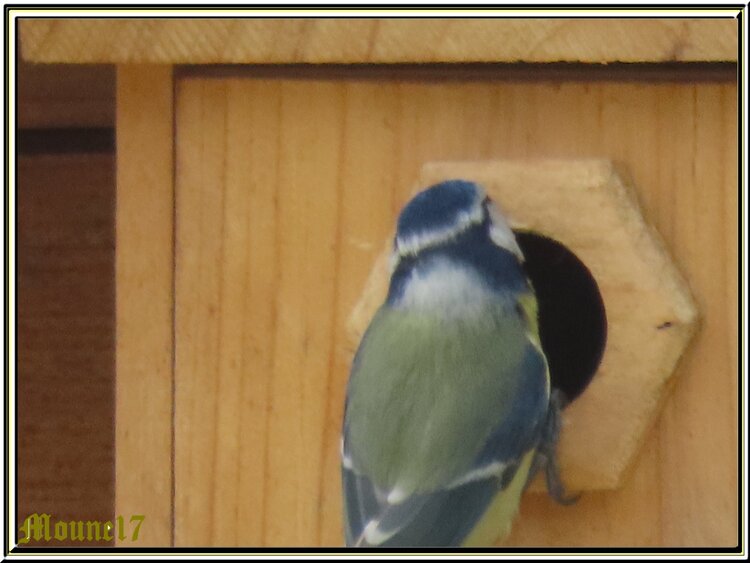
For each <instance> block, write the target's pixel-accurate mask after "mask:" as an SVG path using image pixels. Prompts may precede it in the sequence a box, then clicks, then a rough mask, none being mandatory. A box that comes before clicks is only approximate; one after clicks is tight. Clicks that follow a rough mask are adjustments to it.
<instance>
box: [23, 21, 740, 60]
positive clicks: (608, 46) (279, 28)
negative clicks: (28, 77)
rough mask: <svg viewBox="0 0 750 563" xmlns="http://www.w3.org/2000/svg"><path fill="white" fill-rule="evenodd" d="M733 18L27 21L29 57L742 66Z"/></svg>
mask: <svg viewBox="0 0 750 563" xmlns="http://www.w3.org/2000/svg"><path fill="white" fill-rule="evenodd" d="M724 14H725V18H724V19H657V18H653V19H584V18H568V19H523V18H520V19H481V18H479V19H446V18H437V19H429V20H420V19H387V18H373V19H366V18H365V19H323V18H311V19H304V18H302V19H252V18H250V19H228V18H218V19H191V18H185V19H159V20H157V19H137V18H135V19H114V18H113V19H74V18H72V19H31V18H30V19H22V20H21V21H20V25H21V39H22V43H21V45H22V49H23V56H24V59H25V60H28V61H35V62H77V63H82V62H87V63H91V62H98V63H101V62H114V63H175V64H176V63H180V64H185V63H193V64H216V63H292V62H303V63H403V62H420V63H425V62H469V61H496V62H519V61H524V62H556V61H566V62H585V63H606V62H644V61H647V62H674V61H735V60H736V58H737V26H738V23H737V20H736V19H734V18H735V15H736V10H735V11H734V12H731V11H726V12H724Z"/></svg>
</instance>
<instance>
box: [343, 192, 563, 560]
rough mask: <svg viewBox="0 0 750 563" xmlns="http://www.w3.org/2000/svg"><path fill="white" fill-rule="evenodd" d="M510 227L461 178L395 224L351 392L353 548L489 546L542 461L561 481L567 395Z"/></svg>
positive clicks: (421, 198)
mask: <svg viewBox="0 0 750 563" xmlns="http://www.w3.org/2000/svg"><path fill="white" fill-rule="evenodd" d="M523 262H524V258H523V254H522V252H521V250H520V248H519V247H518V244H517V243H516V239H515V236H514V234H513V232H512V231H511V229H510V226H509V224H508V222H507V221H506V219H505V218H504V217H503V216H502V214H501V213H499V212H498V210H497V209H496V208H495V206H494V204H493V203H492V202H491V201H490V200H489V198H488V197H487V196H486V194H485V192H484V190H483V189H482V188H481V187H480V186H478V185H476V184H474V183H472V182H467V181H462V180H451V181H447V182H443V183H441V184H437V185H435V186H432V187H430V188H428V189H427V190H425V191H423V192H421V193H419V194H417V195H416V196H415V197H414V198H413V199H412V200H411V201H410V202H409V203H408V204H407V205H406V206H405V207H404V209H403V210H402V212H401V214H400V216H399V218H398V223H397V230H396V237H395V241H394V248H393V254H392V264H391V265H392V273H391V279H390V285H389V289H388V296H387V298H386V301H385V303H384V304H383V305H382V306H381V307H380V309H379V310H378V311H377V313H376V314H375V316H374V318H373V319H372V321H371V323H370V325H369V327H368V328H367V330H366V332H365V334H364V336H363V338H362V341H361V343H360V345H359V348H358V350H357V353H356V355H355V358H354V361H353V365H352V369H351V373H350V377H349V383H348V387H347V396H346V405H345V409H344V410H345V412H344V423H343V432H342V443H341V454H342V478H343V496H344V513H345V514H344V525H345V536H346V544H347V545H348V546H356V547H425V546H438V547H439V546H486V545H491V544H493V543H495V542H496V541H498V540H501V539H503V538H504V537H505V536H506V535H507V534H508V533H509V531H510V528H511V524H512V521H513V518H514V517H515V514H516V512H517V510H518V505H519V502H520V497H521V493H522V492H523V490H524V489H525V486H526V484H527V482H528V481H529V480H530V477H531V476H533V474H534V473H535V472H536V471H537V470H538V469H541V468H544V469H545V470H546V473H547V483H548V488H549V490H550V494H551V495H552V496H553V497H555V498H556V499H558V500H559V501H561V502H568V501H569V500H570V499H567V498H566V497H565V496H564V490H563V488H562V485H561V484H560V481H559V478H558V475H557V466H556V464H555V447H554V446H555V444H556V442H557V432H558V427H559V411H560V401H559V400H558V399H557V398H556V397H557V396H556V395H555V394H554V393H551V391H550V377H549V371H548V368H547V362H546V359H545V356H544V353H543V351H542V347H541V344H540V339H539V331H538V321H537V303H536V298H535V296H534V291H533V288H532V285H531V283H530V281H529V280H528V278H527V276H526V275H525V273H524V268H523Z"/></svg>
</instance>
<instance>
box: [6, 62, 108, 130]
mask: <svg viewBox="0 0 750 563" xmlns="http://www.w3.org/2000/svg"><path fill="white" fill-rule="evenodd" d="M114 124H115V69H114V67H113V66H111V65H64V64H31V63H25V62H20V63H19V65H18V126H19V127H20V128H21V129H45V128H47V129H49V128H63V127H75V128H83V127H114Z"/></svg>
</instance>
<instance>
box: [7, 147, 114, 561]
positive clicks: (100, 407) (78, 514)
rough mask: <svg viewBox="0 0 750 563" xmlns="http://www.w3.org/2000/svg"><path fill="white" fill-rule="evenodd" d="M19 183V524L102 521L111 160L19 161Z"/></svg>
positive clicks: (110, 311) (109, 375) (108, 463)
mask: <svg viewBox="0 0 750 563" xmlns="http://www.w3.org/2000/svg"><path fill="white" fill-rule="evenodd" d="M18 178H19V185H18V411H17V412H18V525H19V526H20V525H21V524H22V522H23V521H24V520H25V519H26V518H27V517H28V516H29V515H31V514H34V513H39V514H44V513H46V514H50V515H51V516H52V518H53V519H54V520H60V521H71V520H83V521H86V520H97V521H101V522H106V521H108V520H112V519H113V517H114V496H115V490H114V489H115V483H114V471H113V466H114V456H115V447H114V441H115V420H114V388H115V373H114V355H115V323H114V309H115V296H114V290H115V287H114V269H115V233H114V221H115V216H114V197H115V161H114V156H113V155H111V154H109V155H105V154H98V155H86V154H75V155H33V156H28V155H20V156H19V158H18ZM93 544H94V545H96V544H98V545H111V544H112V542H111V541H109V542H108V541H106V540H101V541H95V542H93ZM29 545H38V546H45V547H54V546H78V547H80V546H81V543H80V542H79V541H73V540H70V539H67V540H65V541H61V542H58V541H54V542H45V541H43V540H42V541H39V542H34V541H33V540H32V543H31V544H29ZM87 545H90V544H89V543H88V542H87Z"/></svg>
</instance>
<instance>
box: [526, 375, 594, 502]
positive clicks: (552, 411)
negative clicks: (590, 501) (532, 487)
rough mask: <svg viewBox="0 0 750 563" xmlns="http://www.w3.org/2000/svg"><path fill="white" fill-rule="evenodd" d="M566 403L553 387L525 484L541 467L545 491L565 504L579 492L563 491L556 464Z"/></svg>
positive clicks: (575, 497) (563, 397)
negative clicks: (545, 485)
mask: <svg viewBox="0 0 750 563" xmlns="http://www.w3.org/2000/svg"><path fill="white" fill-rule="evenodd" d="M566 403H567V400H566V398H565V395H564V394H563V392H562V391H560V390H559V389H553V390H552V392H551V394H550V399H549V409H548V411H547V420H546V421H545V425H544V428H543V430H542V439H541V440H540V442H539V446H538V447H537V451H536V455H535V456H534V460H533V462H532V465H531V469H530V470H529V478H528V480H527V481H526V485H527V486H528V484H529V483H530V482H531V480H532V479H533V478H534V477H535V476H536V473H537V472H538V471H539V470H540V469H542V468H543V469H544V476H545V479H546V481H547V492H548V493H549V495H550V496H551V497H552V498H553V499H554V500H555V502H557V503H559V504H562V505H566V506H567V505H570V504H573V503H575V502H576V501H577V500H578V498H579V497H580V496H581V494H580V493H576V494H574V495H568V494H567V493H566V492H565V486H564V485H563V483H562V479H561V478H560V468H559V467H558V465H557V443H558V441H559V439H560V426H561V422H562V416H561V413H562V410H563V408H564V407H565V404H566Z"/></svg>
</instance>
